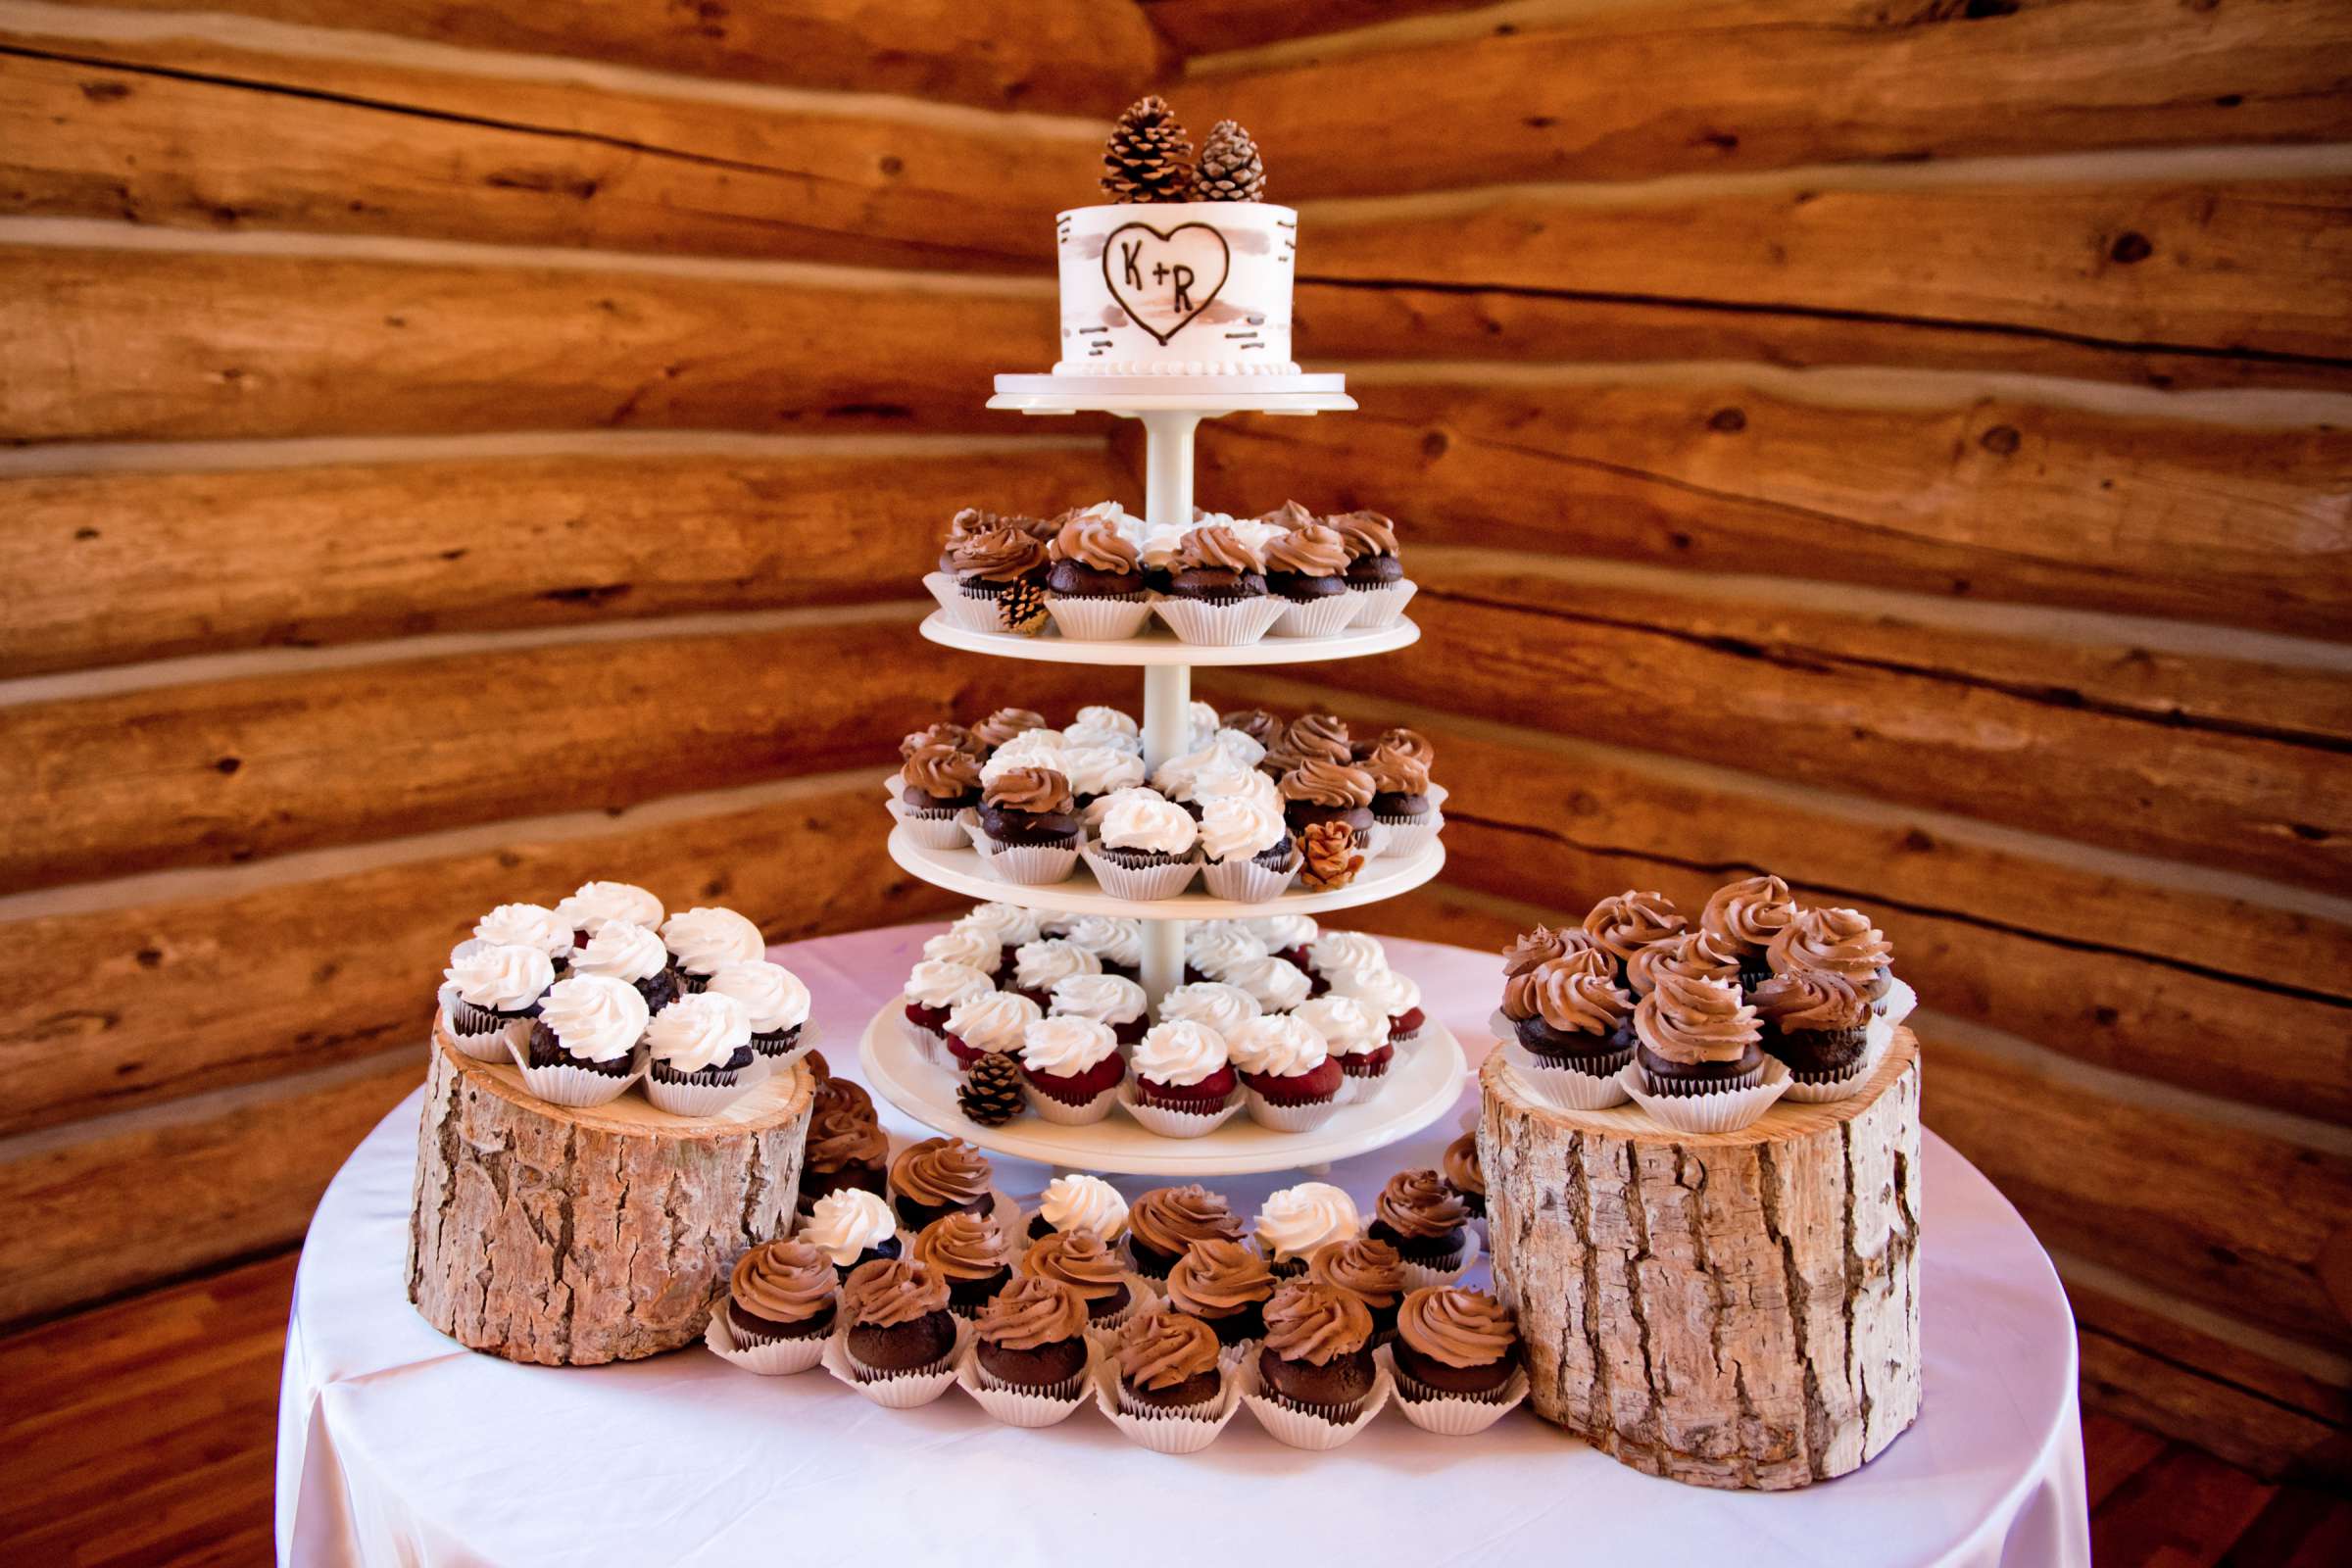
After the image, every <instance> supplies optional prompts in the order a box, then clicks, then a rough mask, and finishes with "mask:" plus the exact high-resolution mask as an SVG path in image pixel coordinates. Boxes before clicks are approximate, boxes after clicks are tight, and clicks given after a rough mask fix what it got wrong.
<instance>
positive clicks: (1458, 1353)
mask: <svg viewBox="0 0 2352 1568" xmlns="http://www.w3.org/2000/svg"><path fill="white" fill-rule="evenodd" d="M1389 1353H1390V1355H1392V1356H1393V1357H1395V1359H1396V1365H1397V1397H1398V1398H1400V1399H1406V1400H1410V1401H1412V1402H1414V1403H1420V1402H1422V1401H1424V1400H1428V1399H1439V1398H1455V1399H1482V1400H1485V1399H1498V1398H1500V1397H1502V1392H1503V1389H1504V1387H1505V1386H1506V1385H1507V1384H1508V1383H1509V1382H1510V1381H1511V1374H1512V1372H1514V1371H1516V1370H1517V1369H1518V1365H1519V1326H1518V1323H1517V1321H1516V1320H1515V1319H1513V1317H1512V1316H1511V1309H1510V1308H1509V1307H1507V1306H1504V1305H1503V1304H1502V1303H1501V1302H1500V1301H1497V1300H1495V1299H1494V1298H1493V1297H1491V1296H1489V1295H1487V1294H1486V1292H1484V1291H1465V1290H1461V1289H1459V1288H1457V1287H1454V1286H1434V1287H1430V1288H1427V1289H1423V1290H1418V1291H1415V1292H1413V1293H1412V1294H1411V1295H1410V1296H1407V1297H1406V1298H1405V1299H1404V1305H1403V1307H1402V1308H1400V1309H1399V1310H1398V1312H1397V1343H1396V1344H1395V1345H1394V1346H1392V1347H1391V1348H1390V1350H1389Z"/></svg>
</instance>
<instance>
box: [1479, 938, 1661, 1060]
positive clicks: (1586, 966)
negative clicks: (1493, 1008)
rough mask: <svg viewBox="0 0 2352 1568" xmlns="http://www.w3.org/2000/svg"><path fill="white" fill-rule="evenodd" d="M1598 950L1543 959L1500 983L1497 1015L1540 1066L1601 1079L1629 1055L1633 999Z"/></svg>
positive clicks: (1611, 962)
mask: <svg viewBox="0 0 2352 1568" xmlns="http://www.w3.org/2000/svg"><path fill="white" fill-rule="evenodd" d="M1614 966H1615V961H1614V960H1613V959H1612V958H1610V956H1608V954H1607V953H1606V952H1605V951H1604V950H1602V949H1598V948H1586V949H1581V950H1578V951H1575V952H1572V953H1568V954H1566V955H1564V956H1561V957H1557V958H1547V959H1545V960H1544V962H1542V963H1539V964H1537V965H1536V966H1535V967H1534V968H1533V969H1530V970H1528V971H1526V972H1525V973H1523V974H1516V975H1513V976H1512V977H1511V978H1510V979H1508V980H1506V981H1504V982H1503V988H1502V1010H1503V1014H1504V1016H1506V1017H1508V1018H1510V1019H1511V1028H1512V1032H1513V1033H1514V1035H1515V1036H1516V1037H1517V1039H1518V1041H1519V1044H1520V1045H1521V1046H1523V1047H1525V1048H1526V1049H1527V1053H1528V1054H1530V1055H1532V1056H1534V1057H1535V1058H1536V1060H1537V1062H1538V1063H1539V1064H1540V1065H1543V1066H1545V1067H1558V1068H1564V1069H1567V1070H1570V1071H1575V1072H1581V1073H1587V1074H1590V1075H1591V1076H1593V1077H1595V1078H1605V1077H1607V1076H1608V1075H1609V1074H1611V1073H1613V1072H1616V1071H1617V1070H1618V1069H1619V1068H1621V1067H1623V1066H1624V1065H1625V1064H1626V1063H1627V1062H1628V1061H1631V1060H1632V1059H1633V1054H1634V1044H1635V1042H1634V1032H1633V1013H1634V999H1633V998H1632V997H1631V996H1629V995H1628V994H1627V993H1626V992H1625V991H1624V990H1623V989H1621V988H1620V987H1619V986H1618V984H1617V983H1616V980H1615V979H1614V977H1613V975H1612V973H1611V971H1612V970H1613V968H1614Z"/></svg>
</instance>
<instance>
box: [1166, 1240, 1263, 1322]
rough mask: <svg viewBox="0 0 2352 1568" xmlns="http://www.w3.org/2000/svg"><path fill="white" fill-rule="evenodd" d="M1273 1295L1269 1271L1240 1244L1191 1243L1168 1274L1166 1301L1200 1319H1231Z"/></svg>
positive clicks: (1254, 1251) (1216, 1241) (1253, 1252)
mask: <svg viewBox="0 0 2352 1568" xmlns="http://www.w3.org/2000/svg"><path fill="white" fill-rule="evenodd" d="M1273 1294H1274V1275H1273V1271H1272V1270H1270V1269H1268V1268H1267V1267H1266V1260H1265V1259H1264V1258H1262V1257H1260V1256H1259V1255H1258V1254H1257V1250H1256V1249H1255V1248H1253V1247H1249V1246H1246V1245H1244V1244H1243V1243H1241V1242H1227V1241H1218V1240H1214V1239H1211V1240H1208V1241H1203V1242H1195V1243H1194V1244H1193V1245H1192V1246H1191V1247H1189V1248H1187V1249H1185V1252H1184V1255H1183V1256H1182V1257H1180V1258H1178V1259H1177V1260H1176V1266H1175V1267H1174V1268H1172V1269H1170V1270H1168V1300H1169V1301H1170V1302H1172V1303H1173V1304H1175V1305H1177V1306H1180V1307H1182V1308H1183V1309H1184V1310H1185V1311H1187V1312H1197V1313H1199V1314H1200V1315H1201V1316H1202V1317H1231V1316H1232V1315H1233V1314H1234V1313H1236V1312H1239V1311H1241V1310H1242V1309H1243V1308H1244V1307H1248V1306H1252V1305H1254V1304H1256V1303H1257V1302H1259V1301H1262V1300H1264V1299H1266V1298H1267V1297H1269V1296H1271V1295H1273Z"/></svg>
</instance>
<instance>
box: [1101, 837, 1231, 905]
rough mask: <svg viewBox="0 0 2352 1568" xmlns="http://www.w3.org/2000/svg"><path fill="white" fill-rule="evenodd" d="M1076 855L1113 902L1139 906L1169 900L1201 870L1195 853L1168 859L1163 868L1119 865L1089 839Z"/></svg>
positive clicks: (1160, 866) (1197, 852) (1188, 884)
mask: <svg viewBox="0 0 2352 1568" xmlns="http://www.w3.org/2000/svg"><path fill="white" fill-rule="evenodd" d="M1078 853H1079V855H1080V857H1081V858H1084V859H1085V861H1086V868H1087V869H1088V870H1090V871H1092V872H1094V873H1095V881H1096V883H1097V884H1099V885H1100V886H1101V887H1102V889H1103V892H1105V893H1107V894H1109V895H1110V896H1111V897H1112V898H1114V899H1132V900H1134V901H1135V902H1136V903H1138V904H1150V903H1152V901H1154V900H1157V899H1172V898H1174V897H1176V895H1177V894H1179V893H1182V892H1183V891H1184V890H1185V889H1186V888H1188V887H1190V886H1192V882H1193V877H1194V875H1195V874H1196V873H1197V872H1199V871H1200V869H1201V856H1200V852H1199V851H1195V852H1194V853H1193V854H1192V855H1191V856H1190V857H1189V858H1185V859H1182V860H1171V861H1169V862H1168V863H1167V864H1165V865H1134V866H1130V865H1121V864H1120V863H1119V862H1118V861H1116V860H1114V859H1111V858H1109V857H1107V856H1105V855H1103V853H1102V850H1101V847H1100V846H1099V845H1097V844H1096V843H1095V842H1094V841H1093V840H1092V839H1089V840H1087V841H1086V842H1085V844H1084V845H1083V846H1082V847H1081V848H1080V850H1079V852H1078Z"/></svg>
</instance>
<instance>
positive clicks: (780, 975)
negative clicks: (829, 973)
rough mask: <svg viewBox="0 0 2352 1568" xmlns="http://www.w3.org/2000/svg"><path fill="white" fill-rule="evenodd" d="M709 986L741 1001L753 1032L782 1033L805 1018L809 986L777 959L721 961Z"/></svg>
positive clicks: (807, 1008)
mask: <svg viewBox="0 0 2352 1568" xmlns="http://www.w3.org/2000/svg"><path fill="white" fill-rule="evenodd" d="M711 990H712V991H715V992H717V993H718V994H719V995H720V996H722V997H733V998H734V999H735V1000H736V1001H737V1002H740V1003H742V1004H743V1010H744V1011H745V1012H747V1013H749V1014H750V1015H751V1019H752V1033H754V1034H756V1035H774V1034H782V1033H783V1032H784V1031H785V1030H787V1029H798V1028H799V1027H800V1026H801V1025H803V1024H805V1023H807V1022H808V1021H809V988H808V987H807V986H805V985H803V984H801V977H800V976H799V975H797V974H794V973H793V972H792V971H791V970H790V969H787V968H785V967H784V966H783V965H782V964H780V963H769V962H767V961H766V960H765V959H753V960H750V961H748V962H747V961H744V960H741V959H738V960H736V961H734V962H731V963H722V964H720V965H719V966H718V972H717V973H716V974H713V975H712V976H711Z"/></svg>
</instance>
